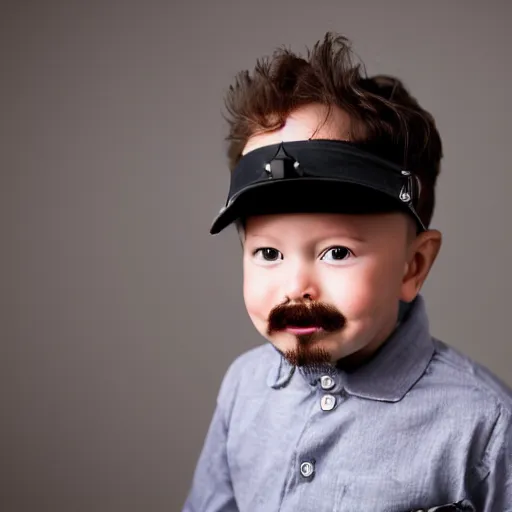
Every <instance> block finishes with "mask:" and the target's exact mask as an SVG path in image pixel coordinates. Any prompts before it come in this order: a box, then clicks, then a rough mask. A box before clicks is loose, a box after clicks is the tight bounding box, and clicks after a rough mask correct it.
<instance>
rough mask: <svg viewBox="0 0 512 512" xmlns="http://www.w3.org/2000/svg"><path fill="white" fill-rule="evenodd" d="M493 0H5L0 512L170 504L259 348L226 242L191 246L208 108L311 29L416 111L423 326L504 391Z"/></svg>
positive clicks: (200, 199)
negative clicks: (431, 162) (438, 164)
mask: <svg viewBox="0 0 512 512" xmlns="http://www.w3.org/2000/svg"><path fill="white" fill-rule="evenodd" d="M511 6H512V3H511V2H506V1H505V0H504V1H502V2H500V1H496V0H495V1H489V0H487V1H486V2H483V1H441V0H438V1H430V2H417V1H411V0H408V1H407V0H404V1H401V2H400V1H396V0H394V1H390V0H387V1H386V2H383V1H380V0H374V1H370V0H351V1H348V0H337V1H321V0H317V1H313V0H310V1H298V0H295V1H294V2H289V3H288V2H284V1H281V2H279V1H273V0H258V1H252V2H241V1H238V2H229V1H227V0H223V1H221V0H218V1H216V2H214V1H206V0H204V1H202V2H200V1H197V0H188V1H186V2H180V3H178V2H175V1H173V0H167V1H160V2H159V1H148V0H146V1H144V0H139V1H125V2H122V1H117V2H116V1H106V0H103V1H100V0H95V1H91V0H88V1H85V0H84V1H81V2H79V1H66V2H65V1H61V2H56V1H44V0H39V1H37V0H33V1H28V0H27V1H20V0H12V1H6V0H3V1H2V2H1V3H0V66H1V68H0V74H1V76H0V78H1V80H0V145H1V148H0V163H1V165H0V172H1V174H0V178H1V181H0V235H1V251H0V270H1V277H0V283H1V287H0V290H1V291H0V294H1V295H0V299H1V304H0V305H1V307H0V315H1V317H0V320H1V321H0V339H1V345H0V350H1V352H0V400H1V404H0V411H1V415H2V417H1V420H0V510H1V511H2V512H3V511H5V512H18V511H33V510H37V511H38V512H43V511H51V512H60V511H62V512H82V511H87V512H89V511H91V512H92V511H94V512H96V511H97V512H104V511H105V512H107V511H108V512H111V511H113V512H116V511H120V512H121V511H122V512H131V511H155V512H159V511H178V510H180V507H181V504H182V502H183V500H184V498H185V495H186V492H187V489H188V486H189V483H190V479H191V476H192V471H193V468H194V465H195V462H196V459H197V456H198V454H199V451H200V449H201V444H202V441H203V438H204V435H205V432H206V429H207V425H208V423H209V420H210V417H211V414H212V412H213V408H214V401H215V396H216V393H217V390H218V386H219V384H220V381H221V378H222V375H223V373H224V372H225V370H226V369H227V367H228V365H229V363H230V362H231V361H232V360H233V358H234V357H235V356H237V355H238V354H240V353H242V352H243V351H245V350H246V349H248V348H250V347H252V346H254V345H256V344H258V343H260V342H261V340H260V338H259V337H258V335H257V334H256V332H255V331H254V329H253V327H252V325H251V324H250V322H249V319H248V317H247V315H246V313H245V310H244V306H243V303H242V294H241V259H240V247H239V244H238V241H237V239H236V235H235V233H234V232H233V231H230V232H228V233H224V234H222V235H219V236H217V237H210V236H209V234H208V229H209V226H210V222H211V220H212V218H213V216H214V215H215V214H216V212H217V211H218V209H219V207H220V206H221V203H222V202H223V201H224V198H225V194H226V192H227V185H228V171H227V170H226V166H225V160H224V143H223V137H224V135H225V126H224V124H223V122H222V118H221V108H222V96H223V93H224V91H225V89H226V87H227V85H228V84H229V83H230V81H231V78H232V76H233V75H234V73H235V72H236V71H237V70H239V69H240V68H246V67H251V66H252V65H253V64H254V60H255V58H256V57H257V56H260V55H265V54H269V53H270V52H271V51H272V50H273V48H274V47H275V46H278V45H282V44H285V45H289V46H291V47H292V48H294V49H296V50H299V51H302V50H303V49H304V48H305V46H306V45H310V44H312V43H313V42H314V41H316V40H317V39H319V38H321V37H322V36H323V34H324V33H325V31H326V30H336V31H339V32H342V33H344V34H346V35H348V36H349V37H350V38H352V39H353V41H354V44H355V49H356V51H357V53H358V54H359V55H360V56H361V57H362V58H363V60H364V61H365V62H366V65H367V68H368V71H369V72H370V73H377V72H384V73H390V74H396V75H398V76H400V77H402V78H403V79H404V80H405V82H406V84H407V85H408V86H409V87H410V88H411V90H412V92H413V93H414V94H415V95H416V96H417V97H418V98H419V99H420V101H421V103H422V104H423V105H424V106H425V107H426V108H427V109H429V110H430V111H431V112H432V113H433V114H434V116H435V117H436V119H437V122H438V125H439V129H440V131H441V134H442V136H443V139H444V144H445V154H446V157H445V159H444V167H443V174H442V177H441V178H440V181H439V190H438V207H437V212H436V215H435V219H434V225H435V227H437V228H439V229H441V230H442V231H443V233H444V235H445V242H444V246H443V250H442V253H441V255H440V258H439V260H438V261H437V263H436V265H435V267H434V270H433V273H432V274H431V276H430V278H429V281H428V283H427V285H426V286H425V288H424V294H425V296H426V298H427V301H428V309H429V312H430V315H431V323H432V330H433V332H434V334H435V335H437V336H439V337H441V338H443V339H444V340H445V341H447V342H449V343H451V344H452V345H454V346H455V347H458V348H459V349H461V350H463V351H464V352H466V353H467V354H469V355H471V356H473V357H474V358H476V359H477V360H479V361H481V362H482V363H484V364H486V365H488V366H489V367H490V368H491V369H492V370H493V371H495V372H496V373H497V374H498V375H500V376H501V377H502V378H503V379H504V380H505V381H507V382H508V383H512V372H511V371H510V369H509V365H510V356H511V353H512V349H511V347H510V342H509V341H510V334H509V321H510V318H509V315H510V312H509V305H510V301H509V291H510V289H511V288H512V277H511V274H510V272H509V268H510V260H511V259H512V244H511V241H510V228H509V225H510V218H511V216H510V209H509V204H510V196H509V194H510V192H511V185H512V173H511V172H510V169H509V161H508V158H507V157H508V151H509V150H510V141H509V139H510V135H511V133H512V130H511V128H512V124H511V116H510V104H509V96H510V93H509V91H508V88H509V85H510V79H511V67H512V66H511V59H510V48H511V46H512V36H511V33H510V31H509V30H508V28H509V23H510V21H511V18H512V16H511V15H512V9H511ZM269 512H270V511H269Z"/></svg>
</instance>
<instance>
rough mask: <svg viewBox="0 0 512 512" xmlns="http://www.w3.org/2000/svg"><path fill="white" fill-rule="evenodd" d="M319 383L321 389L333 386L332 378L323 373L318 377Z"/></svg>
mask: <svg viewBox="0 0 512 512" xmlns="http://www.w3.org/2000/svg"><path fill="white" fill-rule="evenodd" d="M320 385H321V386H322V389H332V388H333V387H334V379H333V378H332V377H329V375H324V376H323V377H322V378H321V379H320Z"/></svg>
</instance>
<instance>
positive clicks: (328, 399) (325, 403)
mask: <svg viewBox="0 0 512 512" xmlns="http://www.w3.org/2000/svg"><path fill="white" fill-rule="evenodd" d="M335 406H336V398H334V397H333V396H332V395H325V396H323V397H322V400H321V401H320V407H321V408H322V411H332V410H333V409H334V407H335Z"/></svg>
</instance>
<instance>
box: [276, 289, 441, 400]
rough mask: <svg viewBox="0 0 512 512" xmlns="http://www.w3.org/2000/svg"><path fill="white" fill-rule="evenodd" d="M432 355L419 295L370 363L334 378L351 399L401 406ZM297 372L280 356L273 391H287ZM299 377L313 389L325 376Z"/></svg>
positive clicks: (424, 308) (425, 318)
mask: <svg viewBox="0 0 512 512" xmlns="http://www.w3.org/2000/svg"><path fill="white" fill-rule="evenodd" d="M433 353H434V345H433V343H432V338H431V336H430V331H429V323H428V317H427V312H426V307H425V301H424V299H423V297H422V296H421V295H418V297H417V298H416V299H415V301H414V303H413V305H412V308H411V310H410V312H409V314H408V315H407V317H406V318H405V319H404V321H403V323H401V324H400V325H399V326H398V327H397V329H396V330H395V331H394V332H393V334H392V335H391V336H390V337H389V339H388V340H387V341H386V342H385V343H384V345H383V346H382V347H381V348H380V349H379V351H378V352H377V354H376V355H375V356H374V357H373V358H372V359H371V360H370V361H369V362H368V363H366V364H364V365H363V366H361V367H360V368H358V369H357V370H356V371H354V372H351V373H347V372H344V371H342V370H333V369H332V370H331V374H332V371H335V372H336V375H338V376H339V379H340V380H341V382H342V386H343V388H344V390H345V391H346V392H347V393H348V394H350V395H355V396H359V397H361V398H367V399H370V400H378V401H385V402H398V401H399V400H401V399H402V398H403V397H404V396H405V394H406V393H407V392H408V391H409V390H410V389H411V388H412V387H413V386H414V384H415V383H416V382H417V381H418V380H419V379H420V377H421V376H422V375H423V373H424V372H425V370H426V368H427V366H428V364H429V362H430V359H431V358H432V355H433ZM294 372H295V367H294V366H292V365H291V364H290V363H288V361H286V359H284V357H283V356H281V355H280V354H279V353H278V357H277V358H276V362H275V363H274V366H273V367H272V369H271V371H270V372H269V375H268V379H267V383H268V384H269V386H271V387H272V388H274V389H279V388H282V387H285V386H286V385H287V384H288V383H289V381H290V380H291V378H292V376H293V374H294ZM297 373H299V374H300V375H301V376H302V377H303V378H305V379H306V380H307V381H309V383H310V384H311V385H317V383H318V381H319V379H320V377H321V376H322V375H324V373H320V372H318V373H312V374H308V375H307V376H306V375H305V374H304V373H303V372H301V371H299V372H297Z"/></svg>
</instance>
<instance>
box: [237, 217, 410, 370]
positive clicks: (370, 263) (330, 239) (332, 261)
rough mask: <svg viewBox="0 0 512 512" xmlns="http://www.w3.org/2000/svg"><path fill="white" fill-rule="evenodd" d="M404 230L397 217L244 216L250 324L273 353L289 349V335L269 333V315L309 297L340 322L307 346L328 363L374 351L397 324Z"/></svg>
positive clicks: (292, 343) (406, 247) (292, 334)
mask: <svg viewBox="0 0 512 512" xmlns="http://www.w3.org/2000/svg"><path fill="white" fill-rule="evenodd" d="M410 231H411V229H410V221H409V219H408V218H407V217H406V216H405V215H403V214H400V213H390V214H379V215H341V214H287V215H266V216H257V217H250V218H248V219H247V221H246V227H245V241H244V247H243V252H244V257H243V261H244V299H245V304H246V307H247V311H248V313H249V316H250V318H251V320H252V321H253V323H254V325H255V327H256V328H257V329H258V331H259V332H260V333H261V334H262V335H263V336H265V337H266V338H267V339H268V340H269V341H270V342H271V343H273V344H274V346H276V348H277V349H279V350H280V351H282V352H287V351H293V350H294V349H295V348H296V347H297V344H298V337H297V335H296V334H297V333H296V331H286V330H284V331H283V330H280V331H277V332H273V333H271V334H268V327H269V324H268V320H269V313H270V312H271V310H272V309H273V308H274V307H275V306H278V305H279V304H283V303H285V302H286V301H291V303H293V302H294V301H302V300H303V299H304V297H308V300H310V301H315V302H321V303H324V304H327V305H329V306H334V307H335V308H336V309H337V310H338V311H339V312H340V313H341V314H342V315H343V316H344V317H345V325H344V326H343V328H341V329H340V330H338V331H335V332H325V331H322V330H319V331H318V332H317V333H316V334H315V335H314V336H313V338H312V339H311V341H310V347H313V348H314V349H315V350H316V349H321V350H322V352H325V353H327V354H328V355H329V358H330V360H331V361H336V360H339V359H341V358H344V357H347V356H349V355H352V354H358V355H361V356H364V355H365V354H369V353H371V352H373V351H374V350H375V349H376V348H377V347H378V346H379V344H380V343H381V342H382V341H384V340H385V339H386V338H387V336H388V335H389V334H390V333H391V332H392V331H393V329H394V327H395V325H396V322H397V316H398V305H399V300H400V299H403V298H404V297H403V295H404V294H403V281H404V276H405V274H406V272H407V267H408V265H407V263H408V258H409V257H410V246H411V236H410Z"/></svg>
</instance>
